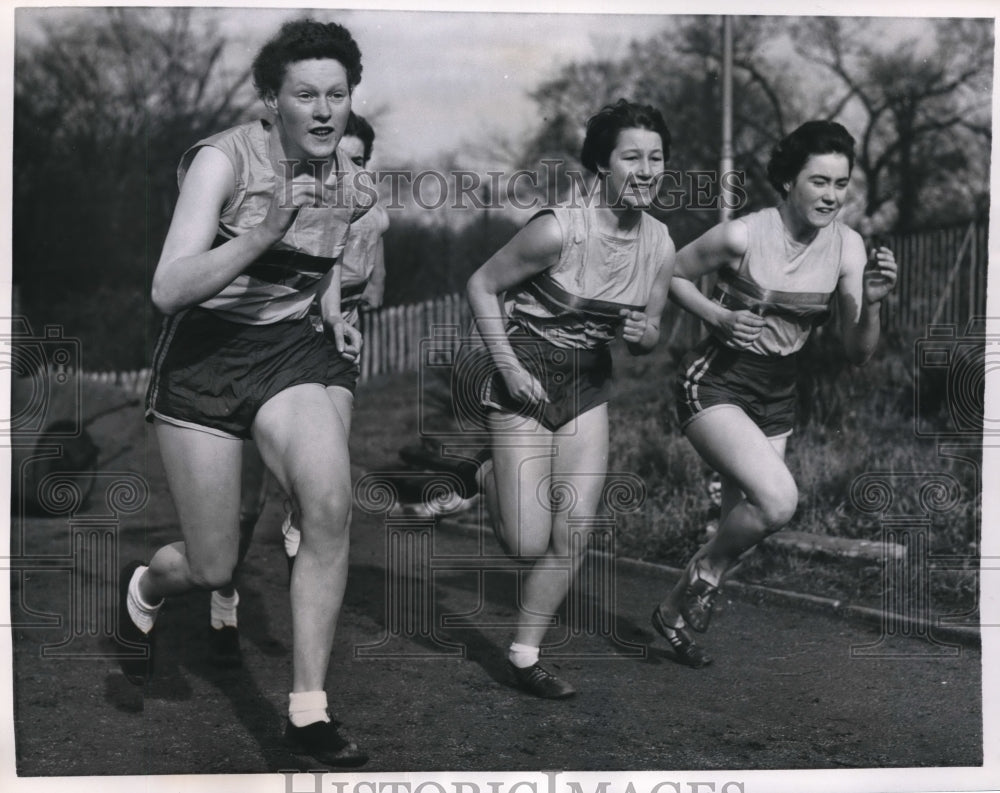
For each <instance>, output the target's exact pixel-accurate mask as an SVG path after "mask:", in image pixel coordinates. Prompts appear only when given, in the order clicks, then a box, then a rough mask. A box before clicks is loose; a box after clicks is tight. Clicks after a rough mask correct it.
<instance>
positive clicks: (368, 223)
mask: <svg viewBox="0 0 1000 793" xmlns="http://www.w3.org/2000/svg"><path fill="white" fill-rule="evenodd" d="M374 145H375V130H374V129H372V126H371V124H369V123H368V120H367V119H366V118H365V117H364V116H359V115H357V114H356V113H353V112H352V113H351V115H350V116H349V117H348V119H347V130H346V131H345V132H344V136H343V137H342V138H341V139H340V146H339V149H338V151H339V152H340V154H341V155H342V156H344V157H346V158H348V159H350V161H351V162H353V163H354V164H355V165H356V166H358V168H361V169H365V168H367V167H368V161H369V160H371V158H372V150H373V148H374ZM388 229H389V214H388V212H387V211H386V209H385V207H383V206H382V205H381V204H376V205H375V206H374V207H372V209H371V210H370V211H369V212H368V213H366V214H365V216H364V217H362V218H361V219H360V220H358V221H356V222H355V223H354V224H353V225H352V226H351V228H350V231H349V232H348V234H347V242H346V244H345V246H344V252H343V254H342V255H341V257H340V273H341V274H340V308H341V312H342V314H343V318H344V321H345V322H346V323H348V324H349V325H351V326H353V327H357V326H358V318H359V317H358V314H359V311H360V309H362V308H369V309H373V308H379V307H380V306H381V305H382V298H383V296H384V294H385V256H384V253H383V246H382V236H383V235H384V234H385V232H386V231H388ZM348 422H350V417H348ZM349 429H350V424H349V423H348V430H349ZM281 534H282V536H283V537H284V545H285V556H286V557H287V559H288V566H289V571H290V570H291V568H292V564H293V562H294V560H295V555H296V554H297V553H298V550H299V542H300V538H301V536H302V535H301V532H300V531H299V529H298V525H297V519H296V516H295V510H294V509H292V505H291V504H289V505H288V509H287V513H286V515H285V520H284V522H283V523H282V524H281Z"/></svg>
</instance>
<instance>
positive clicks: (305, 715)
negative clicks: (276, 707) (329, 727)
mask: <svg viewBox="0 0 1000 793" xmlns="http://www.w3.org/2000/svg"><path fill="white" fill-rule="evenodd" d="M326 707H327V704H326V692H325V691H293V692H292V693H291V694H289V695H288V720H289V721H291V722H292V724H294V725H295V726H296V727H305V726H306V725H307V724H312V723H313V722H317V721H330V714H328V713H327V712H326Z"/></svg>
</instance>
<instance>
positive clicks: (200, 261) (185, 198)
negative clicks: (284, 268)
mask: <svg viewBox="0 0 1000 793" xmlns="http://www.w3.org/2000/svg"><path fill="white" fill-rule="evenodd" d="M235 183H236V178H235V176H234V174H233V168H232V165H231V164H230V162H229V160H228V158H227V157H226V156H225V155H224V154H223V153H222V152H221V151H219V150H218V149H214V148H212V147H211V146H206V147H204V148H202V149H200V150H199V151H198V153H197V154H196V155H195V158H194V160H193V162H192V163H191V167H190V168H189V169H188V172H187V175H186V176H185V177H184V183H183V185H182V186H181V192H180V196H179V197H178V199H177V206H176V207H174V215H173V218H172V219H171V221H170V228H169V230H168V231H167V238H166V240H165V241H164V243H163V251H162V252H161V253H160V260H159V262H158V263H157V265H156V272H155V273H154V275H153V287H152V298H153V303H154V305H156V307H157V308H158V309H159V310H160V311H162V312H163V313H164V314H176V313H177V312H178V311H181V310H182V309H185V308H189V307H190V306H194V305H197V304H198V303H201V302H202V301H204V300H207V299H208V298H210V297H212V296H213V295H216V294H218V293H219V291H221V290H222V289H223V288H224V287H225V286H226V285H227V284H229V283H231V282H232V280H233V279H234V278H236V276H238V275H239V274H240V273H241V272H243V270H244V269H246V268H247V267H248V266H249V265H250V264H251V263H253V262H254V261H255V260H256V259H257V258H258V257H260V255H261V254H263V253H264V252H265V251H266V250H267V249H268V248H270V247H271V246H272V245H274V244H275V243H276V242H277V241H278V240H280V239H281V237H282V236H283V235H284V233H285V230H286V229H287V228H288V227H289V226H290V225H291V224H292V221H293V220H294V219H295V215H296V213H297V212H298V206H297V205H301V204H302V203H304V202H305V201H308V200H311V189H312V188H311V187H309V186H298V185H297V186H296V188H295V190H296V191H297V192H296V193H295V194H293V193H292V191H291V190H288V188H287V185H285V184H281V183H279V185H278V186H277V187H276V195H275V197H274V199H273V201H272V203H271V207H270V208H269V209H268V212H267V215H266V216H265V218H264V220H263V221H262V222H261V224H260V225H259V226H257V227H256V228H253V229H251V230H250V231H249V232H247V233H246V234H241V235H239V236H238V237H235V238H233V239H232V240H230V241H228V242H226V243H225V244H223V245H220V246H219V247H218V248H212V242H213V241H214V239H215V235H216V233H217V232H218V227H219V216H220V214H221V212H222V208H223V206H225V204H226V202H227V201H228V200H229V198H230V197H231V196H232V194H233V190H234V189H235ZM286 190H288V191H287V192H285V191H286ZM282 195H293V201H292V202H291V203H290V204H288V205H286V206H282V202H281V200H280V197H281V196H282Z"/></svg>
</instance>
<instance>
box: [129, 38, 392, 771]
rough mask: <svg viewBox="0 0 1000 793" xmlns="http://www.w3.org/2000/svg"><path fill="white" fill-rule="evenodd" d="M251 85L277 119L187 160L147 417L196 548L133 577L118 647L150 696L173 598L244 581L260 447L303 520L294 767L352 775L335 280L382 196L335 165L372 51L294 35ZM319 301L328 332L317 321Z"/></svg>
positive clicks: (167, 552)
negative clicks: (340, 717)
mask: <svg viewBox="0 0 1000 793" xmlns="http://www.w3.org/2000/svg"><path fill="white" fill-rule="evenodd" d="M253 78H254V83H255V86H256V88H257V91H258V93H259V95H260V97H261V99H262V100H263V102H264V105H265V106H266V108H267V110H268V111H269V114H270V118H269V119H267V120H261V121H254V122H251V123H247V124H243V125H240V126H237V127H234V128H232V129H229V130H226V131H224V132H221V133H219V134H217V135H214V136H212V137H210V138H206V139H205V140H202V141H200V142H199V143H197V144H195V146H193V147H192V148H191V149H190V150H188V152H187V153H185V155H184V156H183V158H182V160H181V164H180V168H179V181H180V196H179V197H178V200H177V205H176V208H175V210H174V216H173V220H172V221H171V225H170V228H169V231H168V233H167V238H166V241H165V242H164V245H163V251H162V253H161V256H160V260H159V263H158V265H157V268H156V272H155V275H154V278H153V289H152V296H153V302H154V303H155V304H156V306H157V308H158V309H160V311H162V312H163V313H164V314H165V315H166V316H165V319H164V325H163V330H162V332H161V335H160V339H159V342H158V344H157V347H156V350H155V357H154V361H153V369H154V374H153V378H152V382H151V384H150V388H149V392H148V394H147V418H148V420H150V421H152V422H153V423H154V424H155V428H156V434H157V440H158V442H159V445H160V451H161V454H162V457H163V462H164V467H165V469H166V473H167V479H168V483H169V486H170V491H171V493H172V495H173V498H174V502H175V504H176V507H177V512H178V517H179V519H180V525H181V534H182V537H183V539H182V541H180V542H176V543H173V544H171V545H167V546H164V547H162V548H160V549H159V550H158V551H157V552H156V553H155V554H154V555H153V557H152V559H151V560H150V562H149V565H148V566H146V565H143V564H141V563H138V562H133V563H132V564H130V565H128V566H126V568H125V569H124V570H123V571H122V575H121V592H120V596H121V603H120V613H119V631H120V634H121V636H122V638H124V639H126V640H129V641H132V642H134V643H135V644H138V645H140V646H143V647H146V648H148V650H149V653H148V657H147V658H146V659H127V660H123V661H122V667H123V671H124V672H125V674H126V676H127V677H128V679H129V680H131V681H133V682H135V683H142V682H144V681H145V680H147V679H148V677H149V675H150V674H151V672H152V670H153V660H154V658H155V653H154V650H155V647H154V635H155V628H154V625H155V619H156V616H157V611H158V609H159V607H160V605H161V604H162V602H163V600H164V598H168V597H171V596H175V595H182V594H186V593H189V592H192V591H196V590H214V589H218V588H220V587H223V586H225V585H226V584H228V583H229V582H230V580H231V577H232V575H233V571H234V569H235V567H236V564H237V561H238V557H239V537H240V531H239V505H240V467H241V462H240V461H241V451H242V445H243V441H244V439H247V438H253V440H254V442H255V443H256V446H257V448H258V450H259V451H260V454H261V456H262V458H263V460H264V462H265V463H266V465H267V467H268V469H269V470H270V472H271V473H272V474H273V475H274V476H275V478H276V479H277V480H278V482H279V483H280V484H281V486H282V487H283V488H284V489H285V491H286V492H288V493H290V494H292V496H293V497H294V499H295V501H296V503H297V504H298V505H299V509H300V514H301V529H302V544H301V547H300V549H299V554H298V555H299V560H298V564H296V566H295V571H294V574H293V576H292V581H291V611H292V641H293V657H292V681H291V693H290V695H289V708H288V720H287V723H286V727H285V737H286V740H287V742H288V744H289V746H290V749H291V751H292V752H293V753H296V754H299V755H302V756H304V757H309V758H311V759H313V760H316V761H319V762H320V763H322V764H325V765H329V766H354V765H359V764H362V763H364V762H365V761H366V759H367V758H366V756H365V755H364V753H363V752H361V751H360V750H359V749H358V747H357V746H356V744H355V743H354V742H353V741H351V740H350V739H349V738H347V737H345V736H344V735H342V734H341V733H340V731H339V729H338V726H337V723H336V722H334V721H333V720H332V719H331V718H330V715H329V712H328V709H327V707H328V704H327V696H326V691H325V686H326V676H327V670H328V666H329V661H330V653H331V649H332V645H333V639H334V633H335V630H336V625H337V620H338V617H339V613H340V608H341V604H342V601H343V596H344V587H345V584H346V580H347V564H348V545H349V540H348V517H349V514H350V505H351V483H350V466H349V459H348V426H349V417H350V413H351V406H352V400H353V389H354V385H355V381H356V379H357V375H358V368H357V364H356V359H357V357H358V353H359V350H360V344H361V337H360V334H359V333H358V332H357V330H355V329H354V328H353V327H351V326H350V325H349V324H348V323H346V322H345V321H344V318H343V315H342V312H341V305H340V268H339V267H337V266H335V265H336V264H337V259H338V257H339V256H340V254H341V252H342V250H343V248H344V244H345V240H346V238H347V231H348V228H349V226H350V224H351V223H352V222H353V221H355V220H357V219H358V218H359V217H360V216H361V215H362V214H363V213H364V212H365V211H367V208H368V206H369V204H370V202H371V196H373V195H374V192H373V191H372V189H371V185H370V184H368V185H366V186H364V189H362V182H364V181H365V180H367V176H365V175H364V174H363V173H362V172H361V171H360V170H359V169H358V168H357V167H356V166H355V165H354V164H353V163H352V162H351V161H350V160H349V159H347V158H344V157H339V156H338V154H337V144H338V143H339V141H340V138H341V136H342V135H343V133H344V129H345V127H346V125H347V120H348V117H349V115H350V112H351V94H352V91H353V90H354V88H355V86H357V84H358V82H359V81H360V79H361V52H360V50H359V49H358V46H357V44H356V42H355V41H354V39H353V38H352V36H351V34H350V32H349V31H348V30H347V29H346V28H344V27H342V26H341V25H338V24H335V23H329V24H323V23H318V22H314V21H312V20H296V21H294V22H289V23H286V24H285V25H284V26H283V27H282V28H281V30H280V31H279V32H278V34H277V35H276V36H275V37H274V38H273V39H271V40H270V41H269V42H268V43H267V44H266V45H265V46H264V47H263V48H262V49H261V50H260V52H259V53H258V55H257V57H256V59H255V60H254V64H253ZM316 299H318V300H319V304H320V306H321V310H322V317H323V321H324V323H325V325H326V328H325V329H324V328H321V329H319V330H317V329H316V327H315V326H314V324H313V322H312V321H311V319H310V317H309V307H310V305H311V304H312V302H313V301H314V300H316ZM328 335H329V336H330V337H332V339H333V343H330V341H329V340H328V338H327V337H328Z"/></svg>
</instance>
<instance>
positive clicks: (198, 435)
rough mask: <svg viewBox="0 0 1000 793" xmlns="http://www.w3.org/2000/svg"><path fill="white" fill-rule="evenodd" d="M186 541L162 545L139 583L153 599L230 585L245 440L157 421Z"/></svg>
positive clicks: (142, 591) (145, 597)
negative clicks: (241, 456)
mask: <svg viewBox="0 0 1000 793" xmlns="http://www.w3.org/2000/svg"><path fill="white" fill-rule="evenodd" d="M156 434H157V439H158V441H159V444H160V451H161V454H162V457H163V463H164V467H165V469H166V473H167V482H168V484H169V486H170V492H171V495H172V496H173V499H174V504H175V505H176V507H177V514H178V518H179V519H180V527H181V533H182V535H183V537H184V540H183V541H182V542H176V543H173V544H171V545H166V546H164V547H162V548H160V549H159V550H158V551H157V552H156V553H155V554H154V555H153V558H152V559H151V560H150V563H149V569H148V570H147V571H146V573H145V574H144V575H143V576H142V578H141V579H140V581H139V592H140V594H141V595H142V598H143V600H145V601H146V602H147V603H157V602H159V601H160V599H162V598H165V597H171V596H173V595H180V594H184V593H187V592H190V591H192V590H196V589H217V588H219V587H221V586H224V585H226V584H228V583H229V581H230V578H231V576H232V573H233V569H234V568H235V566H236V559H237V555H238V553H239V551H238V548H239V493H240V455H241V452H242V444H241V442H240V441H239V440H235V439H229V438H223V437H220V436H217V435H212V434H210V433H207V432H202V431H200V430H195V429H190V428H187V427H178V426H175V425H172V424H167V423H165V422H157V424H156Z"/></svg>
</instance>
